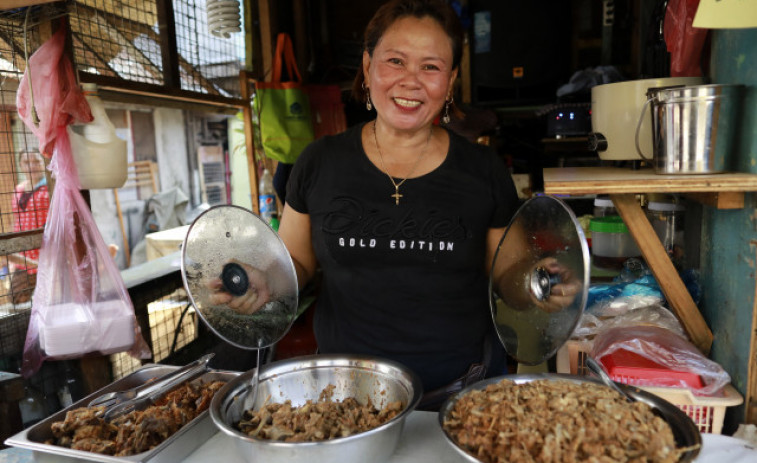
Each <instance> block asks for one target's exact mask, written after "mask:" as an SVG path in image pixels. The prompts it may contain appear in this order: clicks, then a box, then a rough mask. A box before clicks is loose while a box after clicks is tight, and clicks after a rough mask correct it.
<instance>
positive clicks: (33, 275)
mask: <svg viewBox="0 0 757 463" xmlns="http://www.w3.org/2000/svg"><path fill="white" fill-rule="evenodd" d="M18 167H19V169H18V171H19V172H22V173H24V174H25V175H26V179H25V180H23V181H22V182H20V183H19V184H18V185H16V190H15V193H14V196H13V204H12V208H11V209H12V211H13V219H14V221H13V231H14V232H20V231H26V230H34V229H38V228H43V227H44V226H45V221H46V220H47V212H48V209H49V208H50V194H49V192H48V188H47V178H46V177H45V162H44V160H43V158H42V155H41V154H39V153H38V152H36V151H22V152H21V153H20V154H19V155H18ZM38 258H39V249H32V250H29V251H24V252H22V253H20V254H12V255H10V256H8V259H9V261H11V264H12V265H11V275H12V276H11V294H12V299H13V303H14V304H21V303H23V302H27V301H29V300H30V299H31V296H32V291H34V287H35V285H36V282H37V259H38Z"/></svg>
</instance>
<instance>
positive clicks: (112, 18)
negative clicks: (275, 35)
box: [69, 0, 245, 97]
mask: <svg viewBox="0 0 757 463" xmlns="http://www.w3.org/2000/svg"><path fill="white" fill-rule="evenodd" d="M211 1H212V0H211ZM172 5H173V8H172V9H173V13H174V14H173V17H172V18H164V17H163V16H162V15H161V14H159V10H158V2H157V1H156V0H130V1H126V0H76V1H74V2H72V3H71V4H70V7H69V11H70V24H71V31H72V35H73V44H74V57H75V63H76V66H77V68H79V69H80V70H81V71H83V72H86V73H89V74H94V75H98V76H107V77H115V78H120V79H124V80H125V81H128V82H139V83H147V84H154V85H167V86H172V85H176V86H177V87H179V88H180V89H181V90H185V91H190V92H196V93H202V94H210V95H218V96H224V97H238V96H239V84H238V76H239V70H240V69H241V67H242V64H243V62H244V53H245V50H244V37H243V35H242V34H232V35H231V36H230V37H229V38H219V37H216V36H214V35H212V34H211V33H210V32H209V30H208V24H207V20H206V18H207V15H206V0H174V1H173V2H172ZM171 23H173V24H172V25H173V29H174V30H175V34H174V35H173V36H168V35H167V34H165V33H164V34H163V35H161V33H160V31H161V30H163V31H164V30H171V27H170V26H171ZM174 54H175V56H172V55H174ZM174 62H175V63H176V64H177V69H176V70H174V69H172V68H168V69H167V68H165V67H164V66H165V63H174ZM169 66H172V65H170V64H169ZM176 71H178V76H176V78H175V79H174V76H172V73H173V72H176ZM174 80H176V81H178V83H177V84H173V83H172V82H173V81H174Z"/></svg>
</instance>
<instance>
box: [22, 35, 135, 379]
mask: <svg viewBox="0 0 757 463" xmlns="http://www.w3.org/2000/svg"><path fill="white" fill-rule="evenodd" d="M64 43H65V28H63V27H61V29H60V30H59V31H58V32H57V33H56V34H54V35H53V36H52V37H51V38H50V40H48V41H47V42H45V43H44V44H43V45H42V46H41V47H40V48H39V50H37V51H36V52H35V53H34V55H32V57H31V58H30V60H29V66H28V67H27V69H26V74H24V78H23V79H22V83H21V88H20V89H19V96H18V98H17V104H18V111H19V114H20V115H21V117H22V119H23V120H24V122H25V123H26V125H27V126H28V127H29V129H30V130H32V131H33V132H34V134H35V135H36V136H37V138H38V139H39V145H40V146H41V147H44V149H45V152H46V153H48V155H50V154H52V161H51V163H50V168H51V170H52V171H53V177H54V178H55V179H56V185H55V190H54V192H53V196H52V201H51V202H50V212H49V214H48V217H47V222H46V223H45V231H44V234H43V235H42V247H41V248H40V253H39V265H38V267H37V287H36V288H35V290H34V295H33V299H32V313H31V318H30V320H29V328H28V330H27V333H26V342H25V343H24V356H23V363H22V365H21V373H22V374H23V375H24V376H25V377H29V376H31V375H33V374H34V373H35V372H36V371H37V370H38V369H39V367H40V366H41V365H42V362H43V361H45V360H46V359H51V360H52V359H56V360H62V359H68V358H76V357H81V356H83V355H86V354H89V353H99V354H102V355H107V354H112V353H115V352H121V351H125V350H128V351H129V353H130V354H131V355H132V356H134V357H137V358H149V357H150V349H149V348H148V346H147V343H145V341H144V339H143V338H142V335H141V333H140V329H139V325H138V324H137V320H136V317H135V316H134V307H133V306H132V303H131V299H130V298H129V293H128V292H127V291H126V287H125V285H124V282H123V280H122V279H121V274H120V273H119V271H118V268H117V267H116V263H115V261H114V260H113V259H112V258H111V257H110V253H109V252H108V249H107V247H106V246H105V242H104V241H103V239H102V236H100V232H99V230H98V229H97V225H96V224H95V221H94V219H93V218H92V214H91V212H90V210H89V207H88V206H87V204H86V203H85V202H84V198H82V196H81V194H80V193H79V188H80V184H79V178H78V175H77V172H76V165H75V164H74V158H73V155H72V153H71V142H70V140H69V138H68V132H67V125H69V124H70V123H72V122H73V121H74V119H77V120H80V121H83V122H87V121H91V120H92V113H91V111H90V109H89V106H88V105H87V101H86V99H85V98H84V96H83V95H82V93H81V91H79V88H78V86H77V85H76V79H75V77H74V74H73V67H72V66H71V63H70V62H69V61H68V60H67V58H66V57H65V56H64V55H63V54H62V49H63V44H64ZM30 74H31V80H29V75H30ZM30 84H31V85H32V86H33V92H29V91H28V88H29V85H30ZM32 94H33V95H34V102H33V104H32V100H31V95H32ZM33 108H36V111H32V109H33ZM34 114H36V116H37V117H38V118H39V120H38V121H37V120H36V118H35V117H34ZM48 150H52V151H48Z"/></svg>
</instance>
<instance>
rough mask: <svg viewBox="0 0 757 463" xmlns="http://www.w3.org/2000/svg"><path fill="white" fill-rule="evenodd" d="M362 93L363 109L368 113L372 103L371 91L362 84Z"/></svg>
mask: <svg viewBox="0 0 757 463" xmlns="http://www.w3.org/2000/svg"><path fill="white" fill-rule="evenodd" d="M363 91H364V92H365V109H366V110H368V111H370V110H371V109H373V103H371V89H370V88H368V87H367V86H366V85H365V82H363Z"/></svg>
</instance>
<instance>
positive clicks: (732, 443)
mask: <svg viewBox="0 0 757 463" xmlns="http://www.w3.org/2000/svg"><path fill="white" fill-rule="evenodd" d="M437 420H438V415H437V413H434V412H422V411H414V412H413V413H411V414H410V416H408V419H407V421H406V422H405V429H404V430H403V432H402V437H401V438H400V442H399V445H398V447H397V450H396V451H395V452H394V454H393V455H392V457H391V458H390V459H389V461H388V462H387V463H460V462H464V461H466V460H465V459H464V458H463V457H462V456H460V455H458V454H457V452H456V451H455V450H454V449H452V447H451V446H450V445H449V444H448V443H447V442H445V439H444V436H443V434H442V430H441V428H440V427H439V424H438V421H437ZM34 461H35V460H34V457H33V455H32V451H31V450H26V449H20V448H8V449H5V450H0V463H33V462H34ZM208 461H223V462H224V463H247V461H246V460H245V459H243V458H242V457H241V456H240V455H239V454H238V453H237V451H236V449H235V443H234V439H233V438H231V437H229V436H227V435H225V434H223V433H221V432H218V433H216V434H214V435H213V437H211V438H210V439H208V441H207V442H205V443H204V444H203V445H202V446H200V448H198V449H197V450H196V451H195V452H194V453H192V454H191V455H189V456H188V457H187V458H186V459H184V463H205V462H208ZM695 461H696V463H721V462H722V461H728V463H748V462H754V461H757V448H755V447H754V446H752V445H749V444H748V443H747V442H745V441H742V440H740V439H735V438H733V437H729V436H723V435H719V434H702V451H701V453H700V454H699V457H698V458H697V459H696V460H695Z"/></svg>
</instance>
